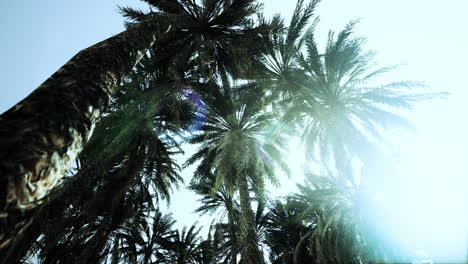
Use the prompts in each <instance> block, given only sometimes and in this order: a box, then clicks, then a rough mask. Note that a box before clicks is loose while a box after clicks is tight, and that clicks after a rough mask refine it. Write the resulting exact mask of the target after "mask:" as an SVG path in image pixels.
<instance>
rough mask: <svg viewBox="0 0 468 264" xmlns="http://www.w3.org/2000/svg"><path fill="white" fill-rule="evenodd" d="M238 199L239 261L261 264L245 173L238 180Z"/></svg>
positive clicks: (244, 263) (245, 263)
mask: <svg viewBox="0 0 468 264" xmlns="http://www.w3.org/2000/svg"><path fill="white" fill-rule="evenodd" d="M239 198H240V207H241V215H240V243H241V245H242V248H241V261H242V263H243V264H261V263H264V262H263V256H262V254H261V253H260V250H259V249H258V246H259V245H258V237H257V231H256V229H255V217H254V212H253V210H252V205H251V199H250V193H249V184H248V178H247V175H245V173H241V175H240V178H239Z"/></svg>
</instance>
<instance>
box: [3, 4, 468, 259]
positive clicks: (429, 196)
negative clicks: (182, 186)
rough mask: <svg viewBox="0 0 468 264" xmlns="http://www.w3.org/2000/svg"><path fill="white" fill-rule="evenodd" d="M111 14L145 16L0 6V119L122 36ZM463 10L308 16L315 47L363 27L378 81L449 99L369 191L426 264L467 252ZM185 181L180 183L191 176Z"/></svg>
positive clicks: (385, 7)
mask: <svg viewBox="0 0 468 264" xmlns="http://www.w3.org/2000/svg"><path fill="white" fill-rule="evenodd" d="M295 3H296V1H295V0H268V2H267V3H266V4H265V12H266V13H267V14H273V13H276V12H280V13H281V14H283V15H284V16H285V17H286V18H288V17H289V16H290V14H291V13H292V10H293V9H294V6H295ZM116 5H122V6H127V5H129V6H133V7H144V5H143V4H142V3H141V2H140V1H136V0H100V1H96V0H80V1H63V0H44V1H37V0H15V1H0V10H1V12H2V15H1V16H0V25H1V29H2V34H1V35H0V38H1V39H0V40H1V41H0V58H2V61H1V63H0V79H1V80H2V81H3V85H2V87H3V89H2V96H1V98H0V112H3V111H5V110H7V109H8V108H9V107H11V106H12V105H14V104H15V103H16V102H18V101H19V100H21V99H22V98H24V97H25V96H26V95H27V94H29V93H30V92H31V91H32V90H33V89H35V88H36V87H37V86H38V85H40V84H41V83H42V82H43V81H44V80H45V79H47V77H48V76H50V75H51V74H52V73H54V72H55V71H56V70H57V69H58V68H59V67H60V66H62V65H63V64H64V63H65V62H66V61H67V60H68V59H70V58H71V57H72V56H73V55H75V54H76V53H77V52H78V51H80V50H81V49H84V48H86V47H88V46H90V45H92V44H94V43H96V42H98V41H100V40H103V39H105V38H107V37H109V36H111V35H113V34H116V33H118V32H120V31H122V30H123V29H124V28H123V25H122V21H123V20H122V18H121V16H120V15H119V14H118V13H117V8H116ZM467 10H468V2H467V1H465V0H446V1H443V2H441V1H435V0H412V1H407V0H393V1H383V0H380V1H375V0H354V1H342V0H341V1H340V0H323V2H322V3H321V4H320V6H319V8H318V9H317V12H316V14H318V15H320V18H321V22H320V24H319V27H318V33H317V34H318V36H319V37H321V38H319V41H320V42H322V43H323V41H324V40H325V37H326V33H327V31H328V30H329V29H335V30H340V29H342V28H343V26H344V25H345V24H346V23H347V22H349V21H350V20H352V19H357V18H361V22H360V23H359V24H358V26H357V28H356V32H357V33H358V34H359V35H363V36H365V37H367V39H368V42H367V47H368V48H369V49H373V50H376V51H377V52H378V56H377V61H378V63H379V65H382V66H383V65H395V64H399V65H402V66H401V67H400V69H399V70H397V71H396V72H394V73H391V74H389V75H387V77H388V79H385V80H382V81H383V82H385V81H389V80H416V81H423V82H425V83H426V84H427V85H428V86H429V87H431V88H432V90H436V91H449V92H450V93H451V95H450V97H449V98H448V100H446V101H437V102H435V101H433V102H430V103H426V104H423V105H420V106H418V107H417V108H416V109H415V111H414V112H413V113H412V114H411V115H410V118H411V120H412V121H413V123H414V125H415V127H416V132H415V134H409V133H399V134H392V135H393V136H392V137H391V138H390V139H389V140H390V141H391V142H392V145H393V146H394V152H393V153H395V154H394V156H393V157H392V158H393V159H395V160H397V161H398V164H397V171H398V177H396V178H398V179H400V180H401V181H399V182H398V183H394V184H391V185H388V186H386V185H385V186H376V188H378V189H379V190H382V193H381V195H380V196H379V197H378V199H377V200H378V201H379V202H380V203H382V207H381V208H383V210H384V211H385V215H387V216H388V218H387V219H385V220H386V221H385V222H389V224H388V226H386V228H387V231H389V233H392V234H393V235H395V236H398V237H400V238H402V239H403V240H405V241H406V242H407V243H409V244H412V245H420V249H421V255H428V256H429V257H432V258H440V257H450V258H458V259H463V257H464V256H465V254H467V248H468V245H467V239H468V224H467V223H468V206H467V202H468V197H467V194H466V191H465V189H466V187H468V181H467V178H468V169H467V167H466V166H465V164H466V163H467V160H466V159H467V158H466V157H468V140H467V139H466V135H468V124H467V122H466V121H467V120H466V116H465V115H466V114H468V106H467V105H468V104H467V103H466V102H465V100H466V98H468V92H467V89H468V87H466V78H464V73H465V71H466V63H467V62H468V52H467V51H466V47H468V30H467V29H466V26H467V25H468V21H467V19H466V11H467ZM389 133H391V132H389ZM291 156H293V155H291ZM184 174H185V175H187V178H188V177H189V174H190V172H189V171H187V172H184ZM297 178H300V177H296V178H295V179H297ZM282 186H283V187H282V189H280V190H275V191H274V192H275V193H280V194H284V193H286V192H287V190H289V189H293V187H292V186H294V184H293V182H292V181H289V182H284V184H283V185H282ZM196 199H197V198H196V197H195V196H193V195H191V194H190V193H188V192H186V191H182V192H180V193H177V194H176V195H175V196H174V199H173V202H172V205H171V208H172V209H171V210H172V211H173V212H174V216H175V217H176V219H177V220H178V221H179V222H180V225H190V224H191V223H192V222H194V221H195V220H200V221H201V222H204V220H203V219H199V218H198V216H195V215H192V214H190V212H191V211H192V210H193V209H194V208H195V205H194V204H195V200H196ZM423 251H425V252H423Z"/></svg>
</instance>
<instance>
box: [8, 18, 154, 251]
mask: <svg viewBox="0 0 468 264" xmlns="http://www.w3.org/2000/svg"><path fill="white" fill-rule="evenodd" d="M156 35H157V29H156V27H155V26H154V25H152V24H151V23H141V24H139V25H137V26H134V27H131V28H129V29H127V30H126V31H124V32H122V33H120V34H118V35H115V36H113V37H111V38H108V39H106V40H104V41H102V42H99V43H97V44H95V45H93V46H91V47H89V48H86V49H84V50H82V51H80V52H79V53H78V54H77V55H75V56H74V57H73V58H72V59H71V60H70V61H69V62H67V63H66V64H65V65H64V66H63V67H61V68H60V69H59V70H58V71H57V72H55V73H54V74H53V75H52V76H51V77H50V78H49V79H47V80H46V81H45V82H44V83H43V84H42V85H40V86H39V87H38V88H37V89H36V90H34V91H33V92H32V93H31V94H30V95H29V96H27V97H26V98H25V99H23V100H22V101H21V102H19V103H18V104H16V105H15V106H13V107H12V108H11V109H9V110H8V111H6V112H5V113H3V114H2V115H1V116H0V150H1V151H0V248H3V247H5V246H6V245H7V244H8V243H9V241H10V237H9V236H8V235H7V233H11V232H12V230H11V229H12V227H14V229H17V231H18V232H21V228H18V225H17V224H16V223H15V219H17V218H18V217H17V215H21V214H24V213H25V212H26V211H28V210H29V209H33V208H35V207H36V206H37V205H38V204H40V203H41V200H43V198H45V197H46V196H47V195H48V194H49V192H50V191H51V189H52V188H53V187H54V186H56V184H57V183H58V182H59V180H60V179H61V178H62V177H63V175H64V174H65V172H66V171H67V170H68V169H69V168H70V166H71V164H72V162H73V161H74V160H75V159H76V157H77V156H78V154H79V153H80V151H81V150H82V148H83V145H84V143H86V141H87V140H88V139H89V138H90V137H91V135H92V132H93V128H94V126H95V124H96V123H97V122H98V121H99V119H100V117H101V115H102V113H103V112H104V111H105V110H106V107H107V106H108V105H109V103H110V100H111V99H112V97H113V96H114V94H115V92H116V88H117V86H118V85H119V83H120V81H121V80H122V78H123V77H124V76H125V74H127V73H128V72H129V71H130V70H131V69H132V68H133V67H134V65H135V64H136V63H137V62H138V61H139V60H140V59H141V57H142V55H143V54H144V52H146V50H147V49H148V48H150V47H151V46H152V45H153V44H154V42H155V39H156ZM14 215H16V216H14Z"/></svg>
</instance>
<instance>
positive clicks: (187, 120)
mask: <svg viewBox="0 0 468 264" xmlns="http://www.w3.org/2000/svg"><path fill="white" fill-rule="evenodd" d="M155 73H157V72H156V71H153V72H152V74H155ZM135 75H136V76H138V77H142V76H145V75H142V73H138V74H135ZM136 76H134V74H132V75H131V76H130V77H132V78H135V79H133V80H132V79H129V80H127V83H126V84H125V85H127V89H126V93H125V94H124V95H121V96H120V97H119V98H118V100H117V101H116V102H115V104H114V105H112V106H111V113H109V114H108V115H107V116H106V117H104V118H103V120H102V121H101V122H100V123H99V125H98V126H97V127H96V132H95V134H94V136H93V138H92V139H91V140H90V142H89V144H87V147H86V148H85V150H84V151H83V153H82V155H81V158H80V161H81V164H80V168H79V172H78V174H77V176H74V177H72V178H71V179H69V178H67V179H66V180H67V181H65V183H64V188H63V190H59V191H58V192H57V195H54V196H52V197H51V199H50V201H49V202H47V203H45V204H44V205H41V206H40V207H39V210H38V211H37V213H36V214H33V216H32V220H31V221H32V226H31V227H30V228H28V229H27V230H28V232H23V233H22V235H21V236H20V237H17V238H15V241H17V242H15V244H14V245H12V246H11V250H10V253H11V254H13V255H16V257H15V256H13V255H11V257H12V258H13V259H15V258H18V257H21V256H24V254H25V251H26V250H27V249H28V248H30V243H28V242H27V241H25V240H26V239H28V238H29V239H30V240H31V241H35V240H36V239H37V237H39V236H40V234H41V233H44V234H46V233H48V232H50V231H52V232H60V231H57V230H62V231H64V230H65V227H67V228H72V227H73V228H74V227H76V228H77V229H80V228H81V226H85V225H88V224H91V225H96V226H99V224H96V221H98V223H99V222H100V221H101V220H98V219H99V217H102V216H103V215H106V214H107V216H108V217H109V216H111V217H113V216H114V215H115V216H118V218H120V219H121V220H119V223H123V222H122V221H124V220H125V219H126V218H128V216H129V214H123V210H122V205H125V204H126V205H127V207H128V205H132V204H134V205H137V204H138V205H140V207H143V208H149V209H154V207H155V206H154V202H155V200H156V202H157V200H159V199H160V198H162V199H164V200H169V198H170V193H171V189H172V188H173V187H174V186H177V185H178V183H179V182H181V180H182V179H181V177H180V176H179V174H178V171H179V170H180V168H179V166H178V165H177V164H176V163H175V161H174V160H173V155H174V154H177V153H180V152H181V150H180V147H179V146H178V144H177V143H176V142H175V140H174V139H173V138H172V136H173V135H174V134H177V133H179V132H180V131H181V130H186V129H189V128H190V126H191V125H190V124H191V120H192V116H193V112H194V108H193V104H192V103H191V102H190V101H188V95H187V94H185V91H184V90H180V89H179V90H178V89H174V90H170V89H167V88H166V89H164V88H159V86H160V85H157V84H152V85H149V84H151V81H153V82H154V81H155V80H154V79H151V80H144V81H140V80H138V79H136V78H137V77H136ZM132 151H136V152H138V153H139V154H138V156H135V155H130V153H131V152H132ZM130 164H134V165H132V166H133V168H132V169H131V170H130ZM80 183H83V185H81V184H80ZM84 183H87V184H84ZM90 186H94V187H93V188H90ZM155 198H156V199H155ZM127 207H125V208H127ZM128 208H133V206H130V207H128ZM44 219H49V221H50V222H53V223H54V224H55V225H50V226H49V225H48V224H47V222H44ZM57 222H60V223H62V224H61V225H63V228H58V227H57ZM59 226H60V225H59ZM118 226H119V224H116V225H114V227H113V229H116V228H118ZM49 227H50V228H51V229H52V230H50V231H48V230H49ZM12 231H13V230H12ZM26 234H27V235H26ZM62 236H63V237H65V236H67V234H66V232H64V234H62ZM101 240H103V239H101ZM20 241H21V242H20ZM49 243H55V242H49ZM23 245H24V246H23ZM28 245H29V246H28ZM70 246H71V245H70ZM19 247H21V248H22V249H20V248H19ZM49 247H50V246H49ZM6 259H8V258H6ZM6 262H7V263H8V261H6ZM11 262H14V261H13V260H11V261H9V263H11Z"/></svg>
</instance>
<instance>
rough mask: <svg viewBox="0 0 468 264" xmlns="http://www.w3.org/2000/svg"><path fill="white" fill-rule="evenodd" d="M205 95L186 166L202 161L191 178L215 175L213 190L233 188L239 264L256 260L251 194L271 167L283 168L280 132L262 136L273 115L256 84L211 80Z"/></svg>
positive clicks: (271, 175) (259, 259) (258, 260)
mask: <svg viewBox="0 0 468 264" xmlns="http://www.w3.org/2000/svg"><path fill="white" fill-rule="evenodd" d="M211 88H212V89H211V90H210V92H211V93H210V96H205V98H204V102H205V103H206V109H207V110H208V113H207V117H206V121H205V124H204V126H203V127H202V128H201V132H200V133H199V134H198V135H195V136H194V137H193V138H191V139H190V140H189V142H190V143H192V144H201V146H200V148H199V150H198V151H197V152H196V153H195V154H194V155H193V156H192V157H191V158H189V159H188V160H187V162H186V165H191V164H193V163H195V162H197V161H201V162H200V164H199V165H198V166H197V169H196V171H195V177H210V176H211V175H215V177H216V180H215V190H216V189H218V188H220V187H223V186H225V187H226V188H228V190H230V191H233V190H238V192H239V199H240V201H239V204H240V238H239V242H240V243H241V244H242V245H243V247H242V249H241V258H242V261H243V263H248V264H250V263H261V262H263V256H262V255H261V253H260V251H259V248H258V246H259V244H258V237H257V232H256V230H255V218H254V212H253V210H252V207H251V201H252V198H251V196H250V193H251V192H252V191H253V192H256V193H261V192H262V190H263V188H264V181H265V178H269V179H272V180H273V181H274V180H275V178H274V175H275V173H274V168H275V167H280V168H282V169H283V170H285V171H287V167H286V165H285V164H284V163H283V162H282V161H281V157H282V150H281V143H282V138H281V137H274V136H271V135H267V133H265V132H264V129H265V128H266V126H268V125H269V124H270V122H271V121H272V120H273V116H272V115H271V114H268V113H266V112H264V111H263V107H262V105H261V104H258V103H255V101H257V102H258V95H259V94H260V93H261V92H259V91H258V87H257V86H256V85H255V84H253V83H249V84H245V85H242V86H241V87H234V88H231V87H230V85H229V83H225V84H224V86H223V87H219V86H218V85H216V84H215V83H211Z"/></svg>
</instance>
